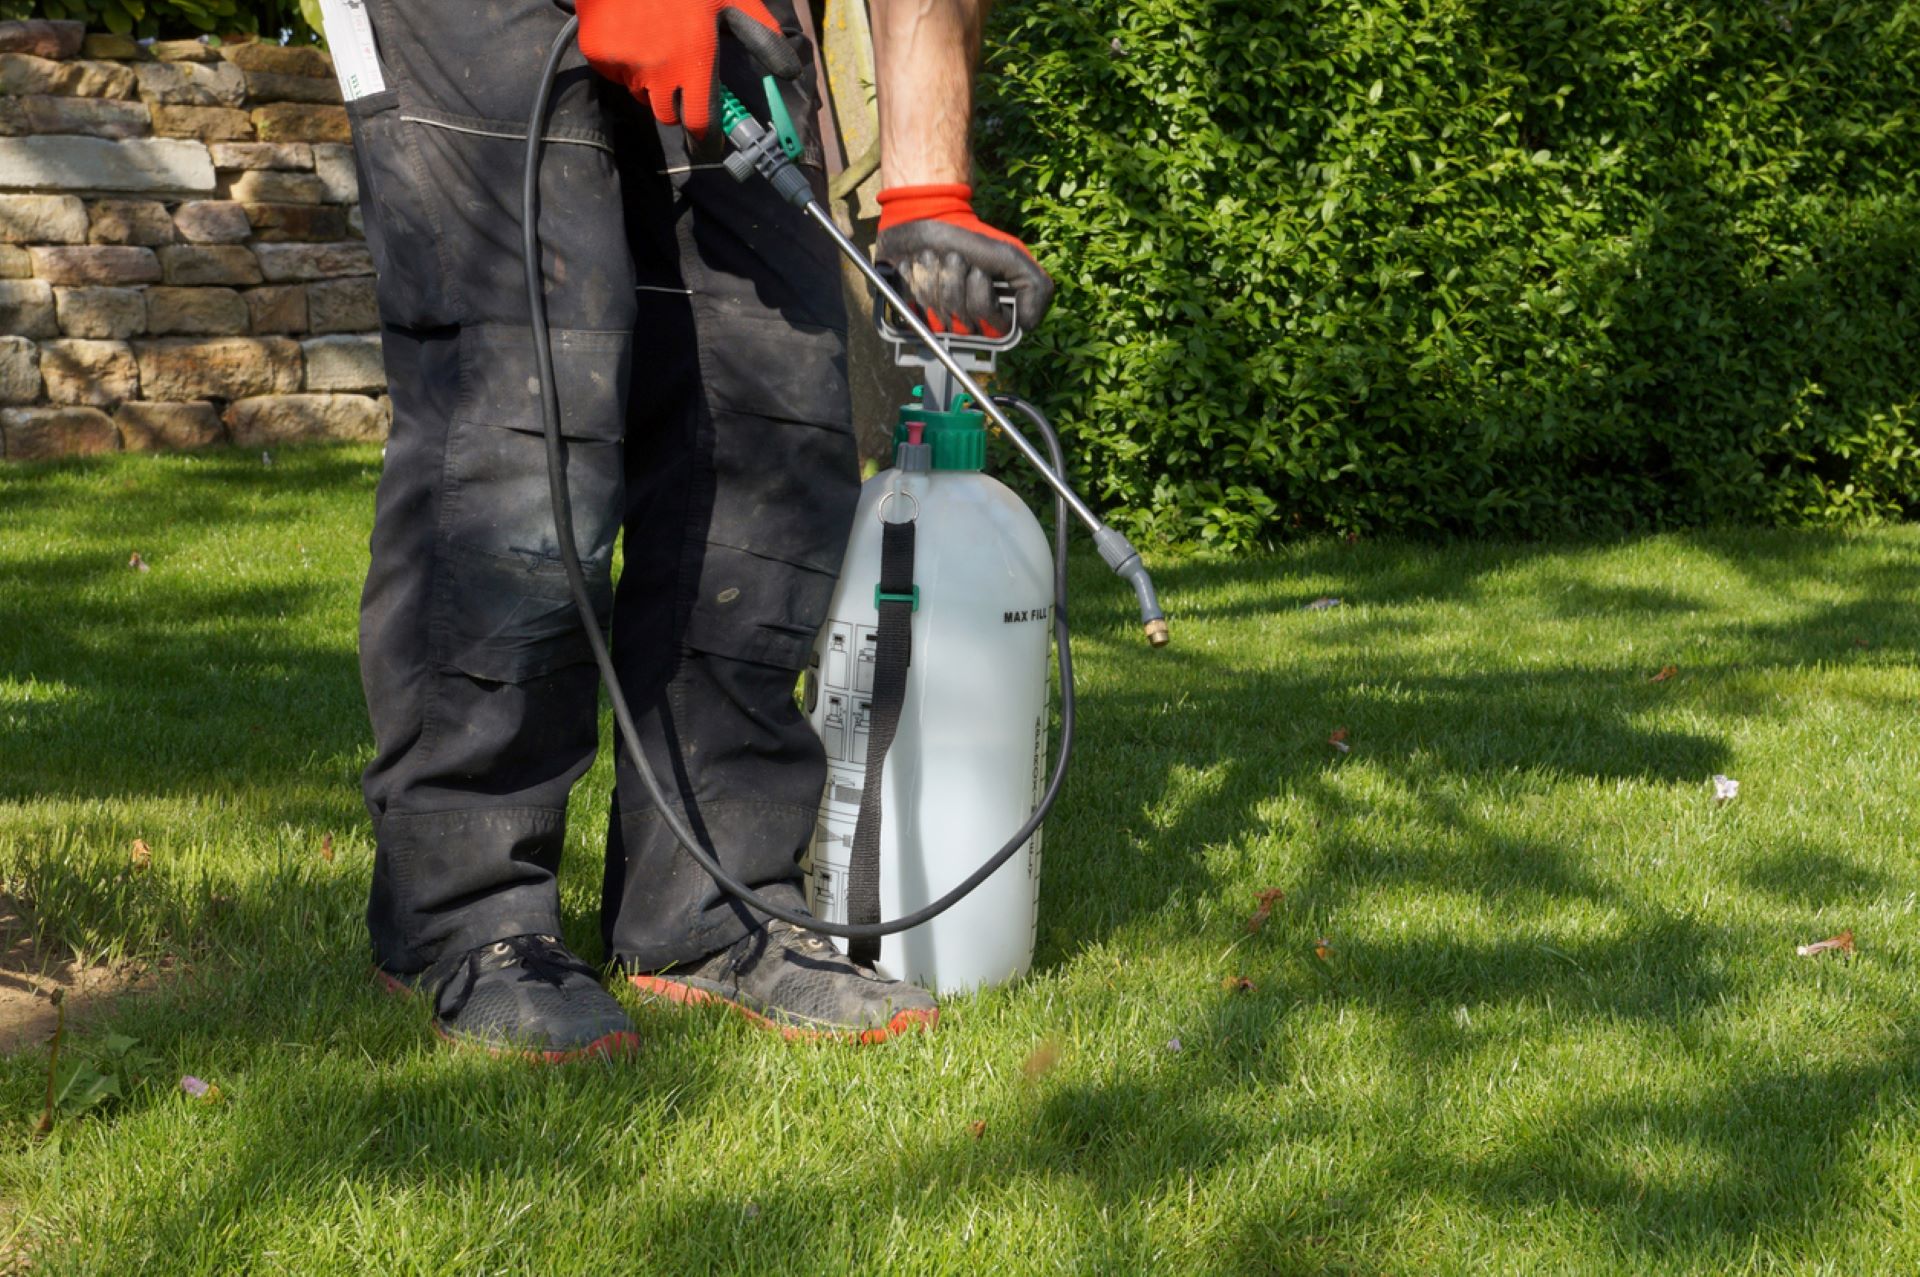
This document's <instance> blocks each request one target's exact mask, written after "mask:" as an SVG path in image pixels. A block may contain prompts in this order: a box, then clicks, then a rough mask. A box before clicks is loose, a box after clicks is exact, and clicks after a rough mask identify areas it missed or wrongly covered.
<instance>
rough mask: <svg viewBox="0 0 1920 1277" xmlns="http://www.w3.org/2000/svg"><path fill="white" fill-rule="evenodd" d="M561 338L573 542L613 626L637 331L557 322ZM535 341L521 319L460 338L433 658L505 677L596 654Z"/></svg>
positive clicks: (556, 345)
mask: <svg viewBox="0 0 1920 1277" xmlns="http://www.w3.org/2000/svg"><path fill="white" fill-rule="evenodd" d="M552 337H553V356H554V380H555V385H556V387H557V389H558V390H559V396H560V418H561V432H562V435H563V437H564V438H565V440H566V445H567V448H566V451H567V485H568V489H569V493H570V496H571V499H572V506H573V532H574V543H575V545H576V546H577V547H578V548H579V553H580V561H581V566H582V567H583V568H584V569H585V570H586V575H587V582H588V590H589V593H590V594H591V595H592V597H593V603H594V610H595V612H596V614H597V616H598V618H599V623H600V625H601V626H602V628H603V629H604V628H605V626H606V624H607V622H608V620H609V619H610V618H611V616H612V611H613V585H612V568H613V545H614V538H615V536H616V535H617V533H618V531H619V527H620V518H621V513H622V505H623V503H624V498H625V480H624V474H623V470H624V462H623V458H622V444H621V439H622V435H623V433H624V426H625V421H624V412H625V404H626V395H627V378H628V374H629V368H630V363H631V353H632V335H631V334H630V333H624V332H620V333H609V332H590V331H578V330H555V331H554V333H553V334H552ZM531 340H532V338H531V336H530V334H529V332H528V330H527V329H524V328H513V327H484V328H475V329H471V330H467V331H465V332H463V333H462V334H461V347H462V348H461V363H462V379H463V383H464V389H463V394H462V396H461V406H460V409H459V410H458V411H457V412H456V413H455V416H454V420H453V423H452V426H451V428H450V431H449V434H448V439H447V460H446V478H445V483H444V486H443V497H442V501H443V508H442V511H441V518H440V543H439V546H438V552H439V558H440V563H439V567H440V573H439V579H438V581H437V583H436V592H435V597H434V603H435V607H434V621H433V635H432V641H433V647H434V651H435V659H436V661H437V662H438V663H440V664H442V665H443V666H446V667H450V668H453V669H456V670H459V671H461V672H463V673H466V674H468V675H470V676H472V677H474V678H482V679H490V680H494V681H498V682H524V681H526V680H528V679H532V678H538V677H541V676H543V675H545V674H549V673H551V672H552V671H554V670H556V669H559V668H561V667H563V666H566V665H575V664H581V663H584V662H586V661H589V660H591V659H592V652H591V649H590V648H589V647H588V644H587V638H586V635H585V633H584V631H583V629H582V627H581V625H580V620H579V616H578V614H577V612H576V610H575V608H574V604H573V601H572V595H571V594H570V592H569V591H568V589H567V579H566V572H565V568H564V567H563V565H562V563H561V559H560V549H559V540H558V538H557V537H556V536H555V534H554V524H553V509H552V501H551V495H550V492H549V489H548V484H547V458H546V440H545V437H544V435H543V433H542V431H541V428H540V406H539V405H540V400H539V393H540V384H539V378H538V375H537V374H536V373H535V371H534V367H535V365H534V360H533V356H532V349H531V344H530V343H531Z"/></svg>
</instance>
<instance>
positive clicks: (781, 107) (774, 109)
mask: <svg viewBox="0 0 1920 1277" xmlns="http://www.w3.org/2000/svg"><path fill="white" fill-rule="evenodd" d="M760 82H761V84H763V85H764V86H765V87H766V90H767V114H768V115H769V116H771V117H772V118H773V132H774V135H775V136H776V137H778V138H779V139H780V149H781V150H783V151H785V152H786V153H787V158H788V159H790V160H796V161H797V160H798V159H799V158H800V152H801V151H802V150H803V149H804V148H803V147H802V146H801V145H800V130H798V129H796V128H794V127H793V117H792V116H791V115H788V114H787V100H786V98H784V97H782V96H781V94H780V81H779V79H778V78H777V77H775V76H771V75H769V76H765V77H763V78H762V79H761V81H760Z"/></svg>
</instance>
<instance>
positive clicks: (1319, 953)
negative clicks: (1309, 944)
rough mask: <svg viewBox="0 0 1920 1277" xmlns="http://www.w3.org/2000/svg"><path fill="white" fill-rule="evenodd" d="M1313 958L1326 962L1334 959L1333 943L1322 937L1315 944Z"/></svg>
mask: <svg viewBox="0 0 1920 1277" xmlns="http://www.w3.org/2000/svg"><path fill="white" fill-rule="evenodd" d="M1313 956H1314V957H1316V958H1318V959H1320V961H1322V962H1325V961H1327V960H1328V959H1329V958H1331V957H1333V941H1331V940H1329V939H1327V938H1326V937H1325V936H1321V937H1320V938H1319V939H1318V940H1315V941H1314V942H1313Z"/></svg>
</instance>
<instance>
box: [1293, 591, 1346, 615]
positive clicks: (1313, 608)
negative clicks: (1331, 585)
mask: <svg viewBox="0 0 1920 1277" xmlns="http://www.w3.org/2000/svg"><path fill="white" fill-rule="evenodd" d="M1339 606H1340V600H1339V599H1336V598H1334V597H1333V596H1332V595H1331V594H1323V595H1321V596H1320V597H1319V598H1317V599H1315V600H1314V601H1313V602H1311V603H1308V604H1306V605H1305V606H1304V607H1302V608H1301V609H1300V610H1301V611H1302V612H1328V611H1331V610H1333V609H1334V608H1337V607H1339Z"/></svg>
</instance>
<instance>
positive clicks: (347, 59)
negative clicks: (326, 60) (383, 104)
mask: <svg viewBox="0 0 1920 1277" xmlns="http://www.w3.org/2000/svg"><path fill="white" fill-rule="evenodd" d="M320 25H321V26H323V27H325V28H326V29H327V49H328V51H330V52H331V53H332V54H333V70H334V74H336V75H338V76H339V77H340V96H342V97H344V98H345V99H346V100H347V101H349V102H351V101H353V100H354V99H355V98H363V97H366V96H367V95H368V94H369V93H378V92H380V90H382V89H384V88H386V87H387V80H386V77H385V76H383V75H381V74H380V55H379V53H378V52H376V51H375V49H374V47H373V24H372V23H371V22H369V21H367V5H366V0H320Z"/></svg>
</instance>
